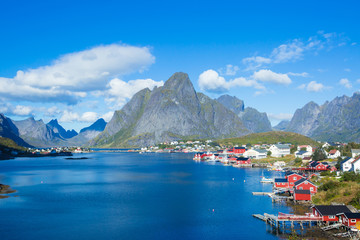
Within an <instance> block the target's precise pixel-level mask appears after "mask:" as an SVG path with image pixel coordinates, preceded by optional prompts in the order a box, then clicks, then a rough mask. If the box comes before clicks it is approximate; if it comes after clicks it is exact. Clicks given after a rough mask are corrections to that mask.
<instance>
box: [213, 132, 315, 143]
mask: <svg viewBox="0 0 360 240" xmlns="http://www.w3.org/2000/svg"><path fill="white" fill-rule="evenodd" d="M216 142H217V143H219V144H221V145H232V146H234V145H246V144H251V145H254V144H275V143H279V142H282V143H291V144H294V145H312V146H318V145H319V143H318V142H316V141H314V140H313V139H311V138H308V137H306V136H303V135H301V134H298V133H292V132H282V131H271V132H264V133H253V134H249V135H245V136H242V137H238V138H227V139H220V140H217V141H216Z"/></svg>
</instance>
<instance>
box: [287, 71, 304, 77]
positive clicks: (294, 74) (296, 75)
mask: <svg viewBox="0 0 360 240" xmlns="http://www.w3.org/2000/svg"><path fill="white" fill-rule="evenodd" d="M287 75H290V76H295V77H308V76H309V74H308V73H307V72H302V73H293V72H288V73H287Z"/></svg>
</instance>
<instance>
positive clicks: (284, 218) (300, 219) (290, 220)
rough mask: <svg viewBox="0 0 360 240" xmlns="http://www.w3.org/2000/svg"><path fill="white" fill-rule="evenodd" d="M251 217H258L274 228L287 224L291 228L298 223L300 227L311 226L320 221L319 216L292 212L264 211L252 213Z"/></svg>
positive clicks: (283, 226)
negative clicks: (275, 213) (274, 212)
mask: <svg viewBox="0 0 360 240" xmlns="http://www.w3.org/2000/svg"><path fill="white" fill-rule="evenodd" d="M253 217H255V218H257V219H260V220H262V221H264V222H266V223H267V224H269V225H271V226H273V227H276V228H280V227H282V228H285V227H288V226H289V225H290V226H291V228H292V229H293V228H294V226H295V225H299V226H300V227H301V229H304V227H305V225H307V226H312V225H317V224H318V223H319V222H320V221H321V218H320V217H314V216H310V215H293V214H284V213H279V215H278V216H276V215H274V214H268V213H264V214H263V215H261V214H253Z"/></svg>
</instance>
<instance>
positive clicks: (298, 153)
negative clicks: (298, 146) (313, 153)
mask: <svg viewBox="0 0 360 240" xmlns="http://www.w3.org/2000/svg"><path fill="white" fill-rule="evenodd" d="M304 153H307V151H303V150H301V151H298V152H297V153H296V155H303V154H304Z"/></svg>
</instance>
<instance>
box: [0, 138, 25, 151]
mask: <svg viewBox="0 0 360 240" xmlns="http://www.w3.org/2000/svg"><path fill="white" fill-rule="evenodd" d="M5 149H9V150H13V149H14V150H19V151H25V150H26V148H24V147H20V146H19V145H17V144H16V143H15V142H14V141H13V140H11V139H9V138H4V137H0V150H2V151H4V150H5Z"/></svg>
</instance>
